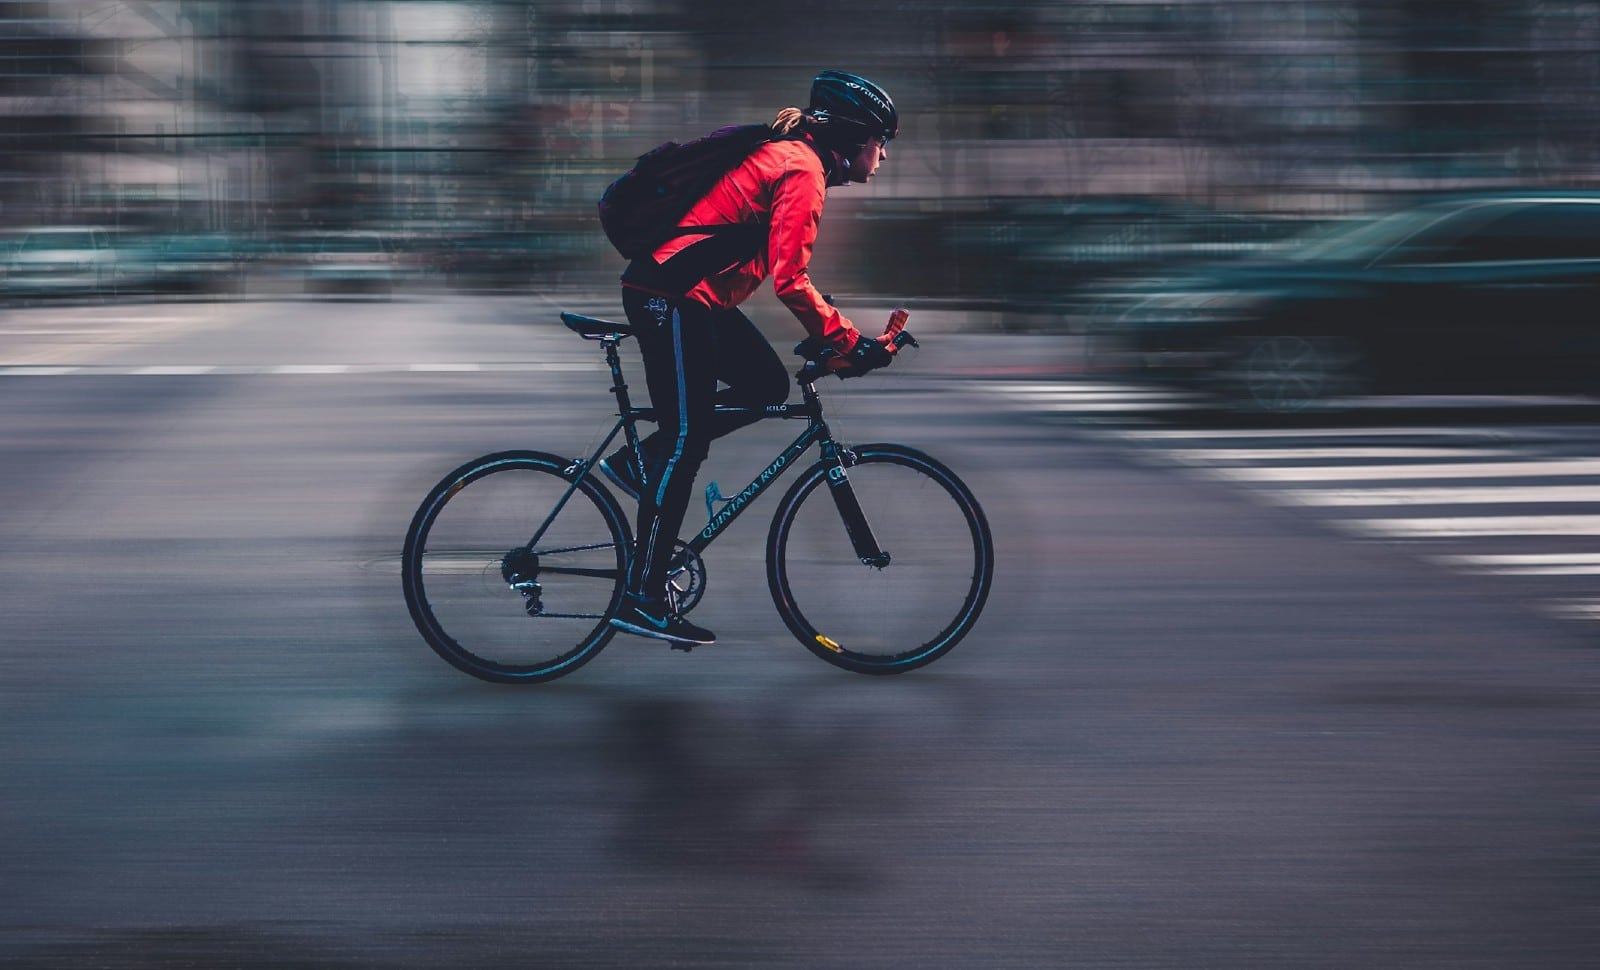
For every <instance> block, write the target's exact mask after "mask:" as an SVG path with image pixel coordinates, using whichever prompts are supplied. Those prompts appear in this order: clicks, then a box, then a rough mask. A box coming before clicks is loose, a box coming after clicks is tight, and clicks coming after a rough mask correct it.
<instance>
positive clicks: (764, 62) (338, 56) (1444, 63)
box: [0, 0, 1600, 285]
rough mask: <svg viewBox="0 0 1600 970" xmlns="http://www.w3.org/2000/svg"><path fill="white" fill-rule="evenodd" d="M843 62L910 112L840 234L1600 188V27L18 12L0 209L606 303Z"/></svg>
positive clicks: (941, 2)
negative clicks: (654, 201) (661, 192)
mask: <svg viewBox="0 0 1600 970" xmlns="http://www.w3.org/2000/svg"><path fill="white" fill-rule="evenodd" d="M824 67H845V68H848V69H853V70H858V71H860V72H861V73H864V74H868V75H869V76H872V77H874V78H875V79H877V80H879V81H880V82H881V83H883V84H884V85H885V86H886V87H888V88H889V89H890V90H891V91H892V92H893V93H894V94H895V96H896V98H897V100H898V102H899V104H900V106H901V108H902V111H903V117H904V124H903V135H902V138H901V139H899V140H898V141H897V142H896V143H895V144H894V145H893V146H892V147H891V156H892V158H893V162H892V177H886V178H883V179H880V180H878V181H876V182H875V183H874V184H873V185H872V186H871V187H870V188H862V189H855V190H852V191H851V193H849V194H848V197H846V198H845V201H844V202H842V203H841V205H840V206H839V208H838V211H839V212H840V213H842V215H840V216H838V217H837V218H835V217H832V216H830V221H831V223H832V224H835V225H837V226H839V228H840V230H841V231H842V233H843V234H845V235H847V236H853V238H856V239H858V240H863V241H866V242H871V243H875V244H877V245H879V246H880V247H881V246H884V245H886V244H887V243H886V241H887V240H890V239H893V238H895V234H896V233H900V234H902V235H905V236H906V237H907V239H909V240H921V241H922V245H923V246H924V247H926V246H927V245H930V243H929V242H928V240H930V239H932V240H933V241H934V243H941V244H943V245H944V246H945V248H946V249H947V250H948V249H949V248H950V246H952V245H955V244H956V241H959V243H960V245H962V246H968V245H969V244H970V243H971V239H972V234H973V231H974V230H973V228H972V227H973V226H974V225H978V226H991V227H993V231H994V232H995V233H997V234H998V236H997V237H996V238H995V239H993V240H991V241H993V242H996V243H997V244H1000V243H1003V242H1004V239H1001V238H999V237H1000V236H1004V235H1005V234H1006V233H1008V232H1010V233H1011V234H1012V235H1014V236H1018V237H1019V238H1020V235H1019V234H1018V231H1016V230H1015V227H1014V226H1013V227H1012V228H1007V226H1008V224H1007V223H1006V222H1005V220H1006V219H1007V218H1009V216H1008V215H1007V213H1010V212H1013V211H1016V210H1017V206H1018V202H1019V200H1035V201H1045V202H1051V203H1056V202H1061V201H1063V200H1066V201H1077V200H1083V199H1093V198H1117V199H1127V198H1130V197H1142V198H1152V197H1153V198H1160V199H1169V200H1183V201H1187V202H1194V203H1200V204H1204V205H1207V206H1212V207H1217V208H1223V209H1228V210H1236V211H1238V210H1242V211H1252V212H1281V213H1328V212H1341V211H1352V210H1357V209H1361V208H1364V207H1367V206H1369V205H1372V204H1373V203H1374V201H1375V200H1382V199H1385V198H1388V197H1391V196H1394V195H1397V194H1398V195H1410V194H1416V193H1424V192H1428V191H1434V190H1440V189H1455V188H1467V187H1477V186H1484V187H1490V186H1504V185H1512V184H1528V183H1538V184H1544V185H1590V184H1593V183H1594V182H1595V181H1596V176H1597V173H1600V144H1597V139H1600V124H1597V122H1600V103H1597V100H1596V99H1595V98H1594V96H1593V92H1594V91H1595V89H1596V85H1597V82H1600V2H1595V0H1582V2H1579V0H1572V2H1561V0H1494V2H1491V0H1463V2H1461V3H1452V4H1441V3H1437V2H1432V0H1383V2H1378V0H1271V2H1267V0H1186V2H1172V0H1168V2H1162V3H1151V2H1144V0H1093V2H1060V0H1002V2H971V0H917V2H910V0H882V2H871V0H849V2H846V0H811V2H809V3H807V4H804V5H780V6H779V7H776V8H775V7H772V6H771V5H765V4H751V3H749V2H748V0H695V2H689V0H456V2H430V0H147V2H133V0H126V2H119V0H36V2H18V0H0V137H4V138H5V139H6V141H7V150H6V151H5V152H0V213H3V214H4V215H5V217H6V220H7V222H9V223H10V224H11V225H13V226H15V225H19V224H30V223H65V222H77V223H85V222H88V223H95V224H108V225H118V226H138V227H145V228H151V229H162V228H171V229H179V228H181V229H215V230H226V231H229V232H236V233H254V234H261V233H267V234H281V233H294V232H307V231H331V230H340V229H343V230H351V229H370V230H381V231H383V232H385V233H389V234H391V235H394V236H397V237H403V238H404V239H406V240H407V241H408V245H411V246H412V247H413V248H417V249H423V250H429V251H432V252H434V253H435V254H436V255H438V256H439V259H438V260H437V262H436V263H428V265H438V266H444V267H447V268H448V269H447V271H448V272H451V273H461V272H463V271H467V270H471V269H472V268H473V267H476V266H479V265H482V264H484V263H486V262H488V261H489V260H490V259H491V258H492V257H493V255H495V254H500V255H503V254H504V253H505V252H506V251H507V246H510V247H512V259H511V260H510V261H508V265H510V266H512V267H514V266H515V265H516V264H515V259H516V258H523V259H526V260H529V261H530V264H534V265H539V266H541V267H543V268H544V270H546V271H548V272H550V273H552V274H556V275H557V276H560V278H570V279H574V280H581V279H585V278H587V275H593V276H595V277H596V278H599V277H602V276H605V275H607V274H610V273H613V272H614V270H615V268H616V267H615V260H614V257H612V256H610V255H609V253H608V251H606V250H604V248H603V241H601V240H598V238H597V237H598V234H597V233H596V232H594V225H593V221H592V218H591V216H592V206H593V202H594V200H595V198H596V197H597V196H598V194H599V192H600V190H601V189H602V188H603V187H604V185H605V184H606V183H607V182H608V181H609V180H610V179H611V178H614V177H615V176H616V175H617V174H618V173H619V172H620V171H622V170H623V169H625V168H626V167H627V166H628V164H630V163H631V160H632V159H633V157H634V156H637V155H638V154H640V153H642V152H643V151H645V150H647V149H648V148H650V147H651V146H653V145H654V144H656V143H658V142H660V141H663V140H665V139H667V138H683V137H686V136H693V135H696V134H699V133H702V132H703V131H705V130H708V129H710V128H712V127H715V126H717V125H721V124H726V123H730V122H746V121H756V120H768V119H770V118H771V117H772V115H773V114H774V113H775V112H776V110H777V109H778V108H781V107H783V106H785V105H788V104H793V103H797V102H801V101H803V99H804V98H805V95H806V86H807V79H808V78H809V77H810V75H811V74H812V73H813V72H814V71H816V70H817V69H820V68H824ZM879 230H883V232H879ZM984 231H985V232H987V231H989V230H987V229H986V230H984ZM475 247H477V248H475ZM956 255H959V254H956ZM954 258H956V257H955V256H954V255H952V254H951V253H950V252H948V251H947V252H943V253H932V254H928V253H924V254H922V255H920V256H918V257H917V258H916V259H914V260H913V259H909V258H908V259H904V260H901V262H915V263H918V264H920V265H923V266H924V267H925V268H926V267H933V269H932V270H930V273H931V275H932V276H933V277H935V278H937V279H942V280H947V281H948V280H952V279H959V278H960V277H961V275H962V274H963V272H965V273H966V275H967V276H968V277H971V276H972V275H973V274H972V270H971V268H970V266H968V267H966V268H965V269H964V268H963V266H959V265H945V264H948V263H949V261H950V260H951V259H954ZM930 260H931V262H930ZM419 265H421V263H419ZM841 269H842V267H841ZM895 269H896V267H892V266H884V265H881V264H878V265H875V266H874V267H873V268H872V269H871V272H872V273H874V274H877V277H878V278H880V279H881V278H882V276H883V275H884V274H885V273H892V272H893V271H894V270H895ZM860 282H861V283H862V285H866V283H867V280H865V279H862V280H860ZM907 285H911V284H910V283H908V284H907Z"/></svg>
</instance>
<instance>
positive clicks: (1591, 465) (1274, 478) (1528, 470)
mask: <svg viewBox="0 0 1600 970" xmlns="http://www.w3.org/2000/svg"><path fill="white" fill-rule="evenodd" d="M1196 473H1197V474H1201V475H1205V476H1207V477H1210V478H1221V479H1227V480H1230V481H1237V482H1337V481H1384V480H1394V479H1417V480H1426V479H1456V478H1525V477H1539V478H1551V477H1557V476H1585V475H1595V476H1600V458H1546V459H1529V460H1528V461H1505V462H1440V463H1438V464H1421V465H1324V466H1319V467H1291V468H1201V469H1196Z"/></svg>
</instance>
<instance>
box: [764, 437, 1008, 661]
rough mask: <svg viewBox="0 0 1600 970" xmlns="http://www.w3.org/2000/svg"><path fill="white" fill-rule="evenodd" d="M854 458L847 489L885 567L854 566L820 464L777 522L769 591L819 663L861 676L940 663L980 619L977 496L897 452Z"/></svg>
mask: <svg viewBox="0 0 1600 970" xmlns="http://www.w3.org/2000/svg"><path fill="white" fill-rule="evenodd" d="M855 451H856V454H857V456H858V458H859V461H858V463H857V464H856V465H854V466H852V467H850V468H848V469H847V474H848V477H849V482H850V487H851V489H852V490H853V491H854V493H855V496H856V498H857V500H858V501H859V502H860V503H861V507H862V510H863V512H864V513H865V515H866V519H867V522H868V523H869V524H870V525H871V527H872V531H873V534H874V536H875V537H876V538H877V540H878V545H879V547H880V548H881V549H882V550H883V551H885V552H887V553H888V554H889V556H890V560H889V563H888V565H887V566H884V567H882V568H878V567H875V566H868V565H863V564H862V563H861V561H860V558H859V557H858V556H857V555H856V552H855V549H854V547H853V546H852V544H851V542H850V539H849V537H848V536H847V535H846V533H845V529H844V524H843V522H842V521H841V519H840V515H839V511H838V508H837V507H836V506H835V504H834V502H833V499H832V497H831V496H830V494H829V488H828V484H827V478H828V473H827V471H828V470H827V468H826V467H825V466H823V465H822V464H820V463H819V464H817V465H814V466H812V467H811V468H810V469H807V471H806V473H805V475H804V476H803V477H802V478H801V479H800V481H798V482H796V483H795V485H794V486H793V487H792V488H791V489H790V490H789V493H788V494H787V495H785V496H784V498H783V501H782V503H781V504H780V505H779V508H778V512H777V515H776V517H775V518H774V519H773V524H772V531H771V533H770V535H769V538H768V546H767V568H768V581H769V586H770V587H771V590H772V596H773V602H774V603H775V604H776V605H777V608H778V613H779V615H781V616H782V617H783V621H784V623H785V624H786V625H787V626H788V627H789V630H790V632H792V633H793V634H794V635H795V637H796V638H798V639H799V640H800V642H801V643H803V644H804V645H805V646H806V648H807V649H809V650H810V651H811V652H812V653H814V654H816V655H817V656H818V657H821V658H822V659H823V660H826V661H828V662H829V663H831V664H834V665H836V666H839V667H843V668H845V669H847V670H854V671H856V672H859V673H872V674H893V673H901V672H904V671H907V670H912V669H915V668H917V667H920V666H923V665H924V664H928V663H931V662H932V661H934V660H936V659H938V658H939V657H941V656H943V655H944V654H945V653H946V652H947V651H949V650H950V648H952V647H954V646H955V645H956V644H957V643H959V642H960V641H961V639H962V638H963V637H964V636H966V635H967V633H968V632H969V631H970V630H971V629H972V626H973V624H975V623H976V622H977V620H978V615H979V614H980V613H981V612H982V610H983V604H984V601H985V600H986V599H987V597H988V595H989V588H990V585H991V584H992V582H993V575H994V551H993V543H992V540H991V538H990V534H989V525H988V522H987V520H986V519H985V518H984V515H983V510H982V508H981V507H980V506H979V505H978V502H977V499H976V498H974V497H973V495H972V493H971V491H970V490H969V489H968V488H967V487H966V485H965V484H963V483H962V482H961V480H960V479H959V478H957V477H956V476H955V474H954V473H952V472H951V471H950V470H949V469H947V468H945V467H944V466H943V465H941V464H939V463H938V462H936V461H934V460H933V459H932V458H929V457H928V456H926V455H923V454H922V453H920V452H917V451H913V450H911V449H909V448H902V447H899V446H896V445H864V446H861V447H859V448H857V449H855Z"/></svg>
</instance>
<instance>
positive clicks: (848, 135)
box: [806, 71, 900, 149]
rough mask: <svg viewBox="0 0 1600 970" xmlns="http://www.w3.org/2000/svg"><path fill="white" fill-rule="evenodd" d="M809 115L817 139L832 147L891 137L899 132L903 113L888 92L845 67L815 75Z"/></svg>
mask: <svg viewBox="0 0 1600 970" xmlns="http://www.w3.org/2000/svg"><path fill="white" fill-rule="evenodd" d="M806 117H807V120H808V121H809V122H810V124H809V125H808V126H807V127H808V128H809V129H810V130H811V131H812V133H813V134H814V135H815V136H816V137H817V139H818V140H819V141H821V142H823V143H824V144H826V145H828V146H829V147H832V148H840V149H849V148H854V147H858V146H861V145H865V144H866V143H867V139H869V138H882V139H883V140H884V141H888V140H889V139H891V138H893V137H894V136H895V135H897V134H899V133H900V114H899V112H897V111H895V109H894V100H893V99H892V98H890V97H889V94H888V92H887V91H885V90H884V89H883V88H880V87H878V86H877V85H876V84H873V83H872V82H871V81H869V80H867V79H866V78H864V77H859V76H857V75H855V74H847V73H845V72H844V71H823V72H822V73H821V74H818V75H817V76H816V77H815V78H813V79H812V81H811V105H810V107H808V108H807V109H806Z"/></svg>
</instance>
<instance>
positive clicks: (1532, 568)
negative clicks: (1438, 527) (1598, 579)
mask: <svg viewBox="0 0 1600 970" xmlns="http://www.w3.org/2000/svg"><path fill="white" fill-rule="evenodd" d="M1428 558H1429V559H1431V560H1432V561H1433V562H1436V563H1438V564H1439V565H1441V566H1448V567H1450V568H1452V569H1464V570H1468V571H1471V572H1480V573H1490V574H1493V575H1499V576H1600V552H1576V553H1566V552H1533V553H1506V554H1499V555H1455V556H1430V557H1428Z"/></svg>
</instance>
